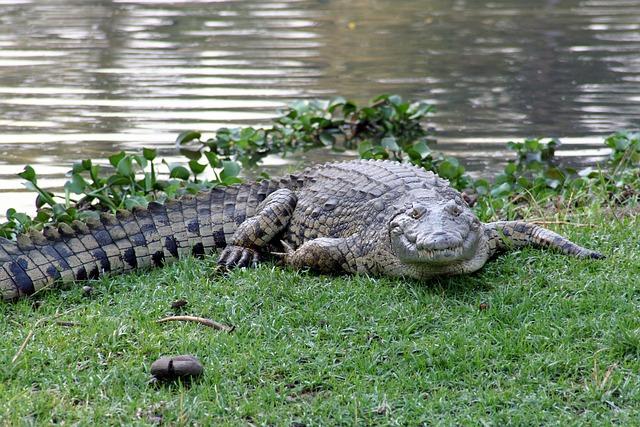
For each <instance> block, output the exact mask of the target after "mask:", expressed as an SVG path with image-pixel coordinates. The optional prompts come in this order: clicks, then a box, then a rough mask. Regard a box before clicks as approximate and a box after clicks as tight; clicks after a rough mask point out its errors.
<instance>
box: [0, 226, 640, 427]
mask: <svg viewBox="0 0 640 427" xmlns="http://www.w3.org/2000/svg"><path fill="white" fill-rule="evenodd" d="M582 222H593V223H595V224H597V227H594V228H586V227H566V226H564V227H561V228H559V229H557V230H558V231H560V232H562V233H563V234H566V235H568V236H569V237H571V238H572V239H574V240H575V241H576V242H578V243H581V244H583V245H585V246H588V247H591V248H597V249H599V250H601V251H602V252H604V253H605V254H607V255H608V258H607V259H606V260H603V261H585V260H577V259H570V258H567V257H563V256H561V255H557V254H553V253H549V252H542V251H536V250H529V249H527V250H522V251H518V252H513V253H509V254H506V255H503V256H501V257H499V258H498V259H497V260H494V261H493V262H491V263H489V264H488V265H487V266H486V267H485V269H483V270H482V271H481V272H479V273H477V274H474V275H471V276H465V277H455V278H448V279H441V280H438V281H434V282H433V283H426V284H421V283H416V282H409V281H394V280H389V279H377V278H375V279H374V278H365V277H337V278H333V277H325V276H316V275H311V274H305V273H299V272H295V271H290V270H283V269H281V268H278V267H273V266H271V265H263V266H262V267H260V268H259V269H258V270H255V271H234V272H232V273H230V274H229V275H228V276H227V277H214V276H211V275H210V274H209V272H210V271H211V268H212V266H213V261H212V260H209V261H197V260H193V259H189V260H184V261H182V262H180V263H179V264H177V265H174V266H170V267H166V268H164V269H161V270H156V271H153V272H144V273H141V274H137V275H129V276H120V277H116V278H112V279H104V280H101V281H99V282H97V283H94V284H93V287H94V292H93V294H92V295H91V296H89V297H86V296H83V293H82V291H81V289H80V286H77V287H76V288H74V289H69V290H64V291H62V292H58V291H56V292H49V293H46V294H43V295H40V296H38V297H37V298H36V299H35V301H36V302H35V303H34V299H30V300H24V301H20V302H18V303H16V304H0V313H2V318H3V319H4V322H3V323H2V325H1V326H0V331H1V332H0V333H1V334H2V337H3V339H2V347H3V350H2V352H0V358H1V362H2V363H1V364H0V419H1V420H3V422H4V423H8V424H20V423H52V422H63V421H64V422H65V424H73V423H80V424H92V423H94V422H97V423H99V424H105V423H110V424H114V425H115V424H121V423H127V424H129V423H140V424H146V423H157V422H162V423H167V424H175V425H183V424H191V423H199V424H202V425H206V424H211V423H214V424H217V425H221V424H222V425H252V424H253V425H264V424H272V425H301V424H294V423H302V424H305V425H335V424H343V425H344V424H347V425H350V424H354V425H355V424H359V425H368V424H374V425H416V424H418V423H420V422H424V423H426V424H435V423H445V424H473V425H477V424H480V423H486V424H494V425H505V424H520V425H522V424H527V425H539V424H556V423H563V424H569V425H574V424H581V425H585V424H586V425H589V424H590V425H603V424H628V425H631V424H636V425H637V423H638V422H640V403H639V402H640V316H638V314H639V313H638V309H639V306H640V288H639V287H638V277H640V251H639V250H638V249H639V248H638V246H639V244H638V237H637V233H636V232H635V230H637V229H638V227H639V226H640V221H639V220H636V219H634V218H633V217H627V218H620V219H616V218H615V217H613V216H602V215H595V216H593V217H591V218H584V219H583V221H582ZM180 298H184V299H186V300H187V301H188V305H187V306H186V307H184V308H183V309H182V313H185V314H194V315H200V316H204V317H209V318H212V319H214V320H217V321H220V322H224V323H227V324H232V325H234V326H235V327H236V330H235V331H234V332H232V333H230V334H227V333H224V332H218V331H214V330H212V329H208V328H205V327H203V326H201V325H196V324H192V323H188V324H185V323H167V324H157V323H155V320H156V319H159V318H161V317H163V316H165V315H168V314H172V313H173V312H174V310H173V309H172V308H171V302H172V301H174V300H177V299H180ZM67 311H68V312H67ZM56 313H65V314H63V315H62V316H60V317H57V318H55V319H54V316H55V315H56ZM47 319H49V320H48V321H47ZM59 321H64V322H76V323H77V324H76V323H73V324H70V323H67V324H64V323H63V324H61V323H60V322H59ZM37 322H40V323H39V324H38V325H36V323H37ZM65 325H66V326H65ZM30 330H33V331H34V334H33V337H32V338H31V339H30V340H29V342H28V344H27V345H26V347H25V348H24V350H23V351H22V352H21V353H20V354H19V355H18V359H17V361H16V363H15V364H12V362H11V360H12V358H13V357H14V355H15V354H16V353H17V352H18V350H19V347H20V346H21V344H22V343H23V342H24V340H25V338H26V337H27V334H28V333H29V331H30ZM165 354H193V355H196V356H198V357H199V358H200V360H201V361H202V362H203V364H204V365H205V374H204V376H203V377H202V378H201V379H200V380H198V381H196V382H195V383H194V384H192V385H191V386H190V387H187V386H183V385H173V386H156V385H151V384H148V380H149V366H150V364H151V362H152V361H153V360H155V359H156V358H158V357H159V356H161V355H165Z"/></svg>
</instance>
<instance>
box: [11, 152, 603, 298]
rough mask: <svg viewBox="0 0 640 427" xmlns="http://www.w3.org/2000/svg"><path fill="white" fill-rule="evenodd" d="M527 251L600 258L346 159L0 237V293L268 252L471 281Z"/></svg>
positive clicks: (239, 262)
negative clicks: (496, 261) (501, 258)
mask: <svg viewBox="0 0 640 427" xmlns="http://www.w3.org/2000/svg"><path fill="white" fill-rule="evenodd" d="M525 245H531V246H535V247H542V248H544V247H546V248H553V249H555V250H557V251H559V252H561V253H564V254H567V255H573V256H577V257H582V258H603V255H601V254H600V253H598V252H595V251H592V250H589V249H586V248H583V247H581V246H578V245H576V244H574V243H572V242H571V241H569V240H567V239H566V238H564V237H562V236H560V235H558V234H556V233H554V232H552V231H550V230H547V229H545V228H542V227H540V226H538V225H535V224H532V223H527V222H522V221H498V222H489V223H482V222H480V220H479V219H478V218H477V217H476V215H475V214H474V213H473V211H472V210H471V209H470V207H469V206H468V204H467V203H466V202H465V200H464V198H463V196H462V195H461V193H459V192H458V191H456V190H455V189H453V188H452V187H451V186H450V185H449V183H448V181H446V180H444V179H442V178H440V177H439V176H437V175H436V174H434V173H433V172H429V171H426V170H424V169H421V168H418V167H416V166H413V165H409V164H405V163H400V162H392V161H386V160H353V161H344V162H334V163H327V164H324V165H318V166H315V167H310V168H307V169H306V170H304V171H303V172H301V173H300V174H297V175H295V174H291V175H288V176H284V177H282V178H277V179H275V178H274V179H268V180H263V181H260V182H251V183H244V184H237V185H234V186H229V187H216V188H213V189H211V190H207V191H204V192H200V193H198V194H196V195H191V196H185V197H182V198H179V199H175V200H168V201H167V202H166V203H164V204H161V203H157V202H150V203H149V204H148V206H147V207H146V208H136V209H133V210H131V211H127V210H121V211H118V212H117V213H116V214H111V213H101V214H100V218H99V219H91V220H87V221H86V222H79V221H74V222H73V223H72V224H71V225H68V224H64V223H62V224H59V225H58V226H47V227H45V228H44V230H43V231H42V232H38V231H31V232H30V233H28V234H21V235H18V236H17V239H16V240H15V241H12V240H7V239H2V240H0V291H1V292H2V296H3V298H4V299H6V300H13V299H16V298H19V297H22V296H25V295H30V294H33V293H34V292H36V291H39V290H40V289H43V288H47V287H50V286H52V285H54V284H57V283H58V282H70V281H76V280H86V279H95V278H98V277H99V276H100V275H102V274H105V273H109V272H111V273H122V272H127V271H130V270H133V269H136V268H144V267H152V266H162V265H163V264H165V263H169V262H171V261H174V260H177V259H179V258H182V257H185V256H190V255H195V256H197V257H203V256H205V255H207V254H210V253H213V252H214V251H219V252H220V253H219V257H218V265H219V266H221V267H223V268H227V269H229V268H234V267H252V266H255V265H256V264H257V263H258V262H259V261H260V260H262V259H264V258H265V257H267V256H269V254H275V255H276V256H277V257H279V258H280V259H281V261H282V262H283V263H284V264H285V265H288V266H292V267H295V268H298V269H310V270H315V271H317V272H320V273H359V274H368V275H376V276H379V275H386V276H393V277H408V278H413V279H418V280H426V279H429V278H431V277H433V276H436V275H452V274H461V273H471V272H474V271H476V270H478V269H480V268H481V267H482V266H483V265H484V264H485V262H486V261H487V260H488V259H489V258H491V257H492V256H493V255H495V254H496V253H498V252H500V251H504V250H508V249H511V248H516V247H521V246H525Z"/></svg>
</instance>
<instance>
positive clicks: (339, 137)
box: [0, 95, 640, 238]
mask: <svg viewBox="0 0 640 427" xmlns="http://www.w3.org/2000/svg"><path fill="white" fill-rule="evenodd" d="M432 111H433V107H432V106H430V105H429V104H426V103H424V102H407V101H405V100H403V99H402V98H401V97H400V96H398V95H382V96H379V97H377V98H375V99H374V100H372V101H371V103H369V105H367V106H364V107H358V106H357V105H356V104H355V103H353V102H351V101H347V100H345V99H344V98H336V99H333V100H331V101H303V102H296V103H294V104H292V105H291V106H289V107H288V108H287V109H285V110H284V111H282V112H281V114H280V115H279V116H278V117H277V118H276V119H274V121H273V123H272V125H271V126H268V127H260V128H257V127H244V128H221V129H219V130H218V131H217V132H216V133H215V134H214V135H213V136H211V137H209V138H207V139H205V138H203V136H202V134H201V133H200V132H197V131H193V130H189V131H185V132H182V133H180V134H179V135H178V137H177V139H176V144H177V146H178V148H179V152H180V154H181V155H182V156H183V157H184V162H179V163H168V162H166V161H165V160H159V159H158V156H157V152H156V150H154V149H151V148H143V150H142V153H125V152H119V153H116V154H114V155H112V156H110V157H109V164H110V167H108V168H104V167H101V166H100V165H98V164H96V163H95V162H94V161H92V160H91V159H86V160H81V161H78V162H76V163H74V165H73V167H72V169H71V170H70V171H69V172H68V173H67V176H68V181H67V182H66V183H65V185H64V193H63V194H59V195H57V194H54V193H52V192H50V191H48V190H46V189H43V188H42V187H40V186H39V185H38V177H37V173H36V171H35V170H34V169H33V168H32V167H31V166H26V167H25V169H24V171H23V172H21V173H20V174H19V175H20V177H22V178H23V179H24V180H26V186H27V188H28V189H30V190H33V191H34V192H36V193H37V197H36V200H35V204H36V208H37V213H36V215H35V216H34V217H31V216H29V215H26V214H24V213H20V212H17V211H16V210H15V209H9V210H8V211H7V213H6V217H7V221H6V222H4V223H2V224H0V236H3V237H7V238H13V237H15V236H16V235H17V234H18V233H21V232H25V231H28V230H29V229H31V228H35V229H41V228H42V227H43V226H44V225H46V224H49V223H58V222H66V223H69V222H72V221H74V220H82V219H84V218H86V217H89V216H97V215H98V213H99V212H100V211H111V212H115V211H117V210H118V209H131V208H133V207H135V206H146V204H147V203H148V202H149V201H152V200H157V201H161V202H162V201H164V200H166V199H167V198H174V197H178V196H180V195H183V194H185V193H196V192H198V191H200V190H202V189H205V188H211V187H214V186H218V185H231V184H235V183H238V182H242V178H241V177H240V172H241V169H242V168H255V167H256V166H257V165H258V163H259V161H260V160H261V159H262V158H264V157H265V156H267V155H269V154H276V153H277V154H281V155H283V156H284V155H287V154H288V153H291V152H294V151H298V150H310V149H317V148H329V149H331V150H334V151H344V150H356V151H357V152H358V154H359V155H360V157H362V158H365V159H393V160H397V161H408V162H411V163H414V164H416V165H418V166H420V167H423V168H425V169H427V170H431V171H434V172H436V173H437V174H439V175H440V176H442V177H443V178H446V179H448V180H449V181H450V182H451V185H453V186H454V187H455V188H457V189H459V190H461V191H463V192H464V194H465V196H466V197H467V200H468V202H469V203H470V204H471V205H473V206H474V208H475V209H476V211H477V213H478V215H479V216H480V217H481V218H482V219H485V220H488V219H492V218H505V217H518V216H521V211H522V209H523V207H527V206H532V205H535V206H538V207H540V206H550V205H552V206H555V207H557V206H558V205H561V204H564V205H566V206H569V207H577V206H584V205H587V204H589V203H594V201H599V203H613V204H622V203H631V202H635V201H637V198H638V192H637V191H636V190H635V189H636V188H638V185H637V184H638V182H639V181H640V173H639V169H638V163H639V162H640V133H634V132H617V133H615V134H613V135H611V136H609V137H607V138H606V139H605V141H604V143H605V144H606V145H607V146H608V147H609V148H610V149H611V154H610V156H609V159H608V160H607V161H606V162H605V163H604V164H602V165H598V166H597V167H589V168H585V169H582V170H580V171H578V170H575V169H573V168H570V167H566V166H562V165H561V164H560V163H559V162H558V161H557V159H556V157H555V150H556V149H557V147H558V146H559V145H560V141H559V140H556V139H552V140H544V139H541V138H536V139H526V140H525V141H523V142H509V143H508V144H507V148H508V149H510V150H512V151H513V152H514V153H515V158H514V159H513V160H511V161H509V162H508V163H507V165H506V166H505V167H504V170H503V171H502V173H500V174H499V175H498V176H497V177H496V178H495V179H493V180H489V179H486V178H479V179H474V178H472V177H471V176H470V175H469V174H468V173H467V172H466V170H465V168H464V166H463V165H462V163H461V162H460V161H459V160H458V159H456V158H453V157H449V156H445V155H444V154H442V153H441V152H438V151H436V150H434V149H433V147H434V145H435V144H436V140H435V138H434V135H433V132H432V131H431V130H430V129H428V128H427V127H426V126H425V121H426V118H427V116H428V115H429V114H430V113H431V112H432ZM160 171H165V172H160ZM261 176H262V177H267V175H266V174H264V173H263V174H262V175H261Z"/></svg>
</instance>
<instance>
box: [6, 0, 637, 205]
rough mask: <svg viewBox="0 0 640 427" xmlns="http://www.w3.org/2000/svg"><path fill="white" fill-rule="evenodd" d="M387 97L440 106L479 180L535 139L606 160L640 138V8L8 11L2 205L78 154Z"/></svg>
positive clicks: (28, 198) (70, 2)
mask: <svg viewBox="0 0 640 427" xmlns="http://www.w3.org/2000/svg"><path fill="white" fill-rule="evenodd" d="M384 92H387V93H388V92H395V93H400V94H402V95H403V96H406V97H409V98H412V99H426V100H428V101H430V102H431V103H433V104H435V105H436V106H437V108H438V113H437V114H436V115H434V116H433V117H432V119H431V122H430V125H432V126H434V127H435V128H436V129H437V130H438V137H439V140H440V141H441V148H442V149H444V150H445V151H447V152H449V153H452V154H455V155H458V156H461V157H464V158H465V160H466V162H467V164H468V165H470V166H471V168H475V169H476V170H478V169H484V168H492V167H493V168H495V165H496V164H495V162H499V161H501V160H503V159H504V157H505V152H504V151H503V150H502V144H503V143H504V142H505V141H506V140H509V139H510V138H516V137H523V136H541V135H544V136H556V137H561V138H563V142H564V143H565V145H564V151H563V152H561V153H560V154H561V155H566V156H575V159H574V160H577V161H579V162H594V161H596V160H597V159H598V156H601V155H602V154H603V153H602V150H601V149H600V147H601V146H600V141H601V135H604V134H607V133H610V132H612V131H614V130H617V129H622V128H638V127H639V126H640V0H585V1H578V0H562V1H561V0H538V1H535V2H534V1H522V0H494V1H484V0H433V1H429V0H421V1H420V0H402V1H397V0H387V1H374V0H368V1H366V0H350V1H337V0H282V1H269V0H266V1H255V0H236V1H232V0H214V1H206V0H201V1H169V0H137V1H136V0H113V1H108V0H102V1H101V0H32V1H29V0H0V208H2V209H0V210H4V209H6V208H8V207H10V206H14V207H19V208H22V209H28V210H31V208H30V204H31V203H32V200H33V196H32V195H30V194H27V193H24V191H23V190H22V185H21V183H20V180H19V179H17V178H16V177H15V175H14V174H15V173H17V172H19V171H21V170H22V166H23V165H24V164H27V163H30V164H33V165H34V167H35V168H36V171H38V172H39V173H40V174H42V175H43V178H42V180H41V183H42V184H43V185H44V186H46V187H51V188H56V187H59V186H60V185H61V184H62V183H63V182H64V172H65V171H66V170H68V167H69V165H70V164H71V163H72V162H73V160H76V159H80V158H88V157H93V158H96V157H104V156H105V155H107V154H109V153H112V152H115V151H116V150H118V149H139V148H141V147H143V146H154V147H157V148H160V149H161V151H162V152H163V154H165V155H171V154H172V153H173V142H174V140H175V137H176V134H177V133H178V132H179V131H181V130H185V129H199V130H202V131H213V130H215V129H216V128H218V127H220V126H222V125H243V124H260V123H266V122H267V121H268V119H269V118H270V117H273V116H274V115H275V113H276V110H277V109H278V108H279V107H281V106H283V105H285V104H286V103H287V102H289V101H292V100H296V99H307V98H329V97H331V96H333V95H338V94H339V95H342V96H345V97H348V98H352V99H354V100H356V101H359V102H363V101H366V100H367V99H369V98H370V97H372V96H374V95H377V94H380V93H384Z"/></svg>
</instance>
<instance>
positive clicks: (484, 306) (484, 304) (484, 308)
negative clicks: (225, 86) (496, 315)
mask: <svg viewBox="0 0 640 427" xmlns="http://www.w3.org/2000/svg"><path fill="white" fill-rule="evenodd" d="M488 308H489V304H488V303H486V302H481V303H480V310H487V309H488Z"/></svg>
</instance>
